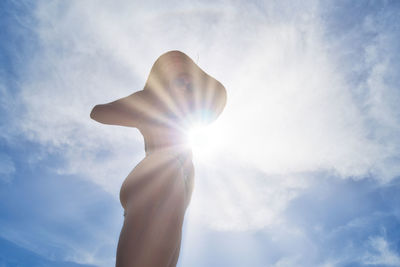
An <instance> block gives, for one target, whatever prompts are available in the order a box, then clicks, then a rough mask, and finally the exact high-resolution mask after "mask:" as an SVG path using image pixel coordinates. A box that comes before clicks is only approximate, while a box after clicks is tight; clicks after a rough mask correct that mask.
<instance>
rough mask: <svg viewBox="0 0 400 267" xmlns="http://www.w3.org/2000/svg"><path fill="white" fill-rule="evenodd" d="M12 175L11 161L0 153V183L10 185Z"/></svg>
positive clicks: (12, 166)
mask: <svg viewBox="0 0 400 267" xmlns="http://www.w3.org/2000/svg"><path fill="white" fill-rule="evenodd" d="M14 173H15V165H14V162H13V161H12V159H11V158H10V157H9V156H8V155H6V154H2V153H0V181H1V182H4V183H10V182H11V181H12V179H13V174H14Z"/></svg>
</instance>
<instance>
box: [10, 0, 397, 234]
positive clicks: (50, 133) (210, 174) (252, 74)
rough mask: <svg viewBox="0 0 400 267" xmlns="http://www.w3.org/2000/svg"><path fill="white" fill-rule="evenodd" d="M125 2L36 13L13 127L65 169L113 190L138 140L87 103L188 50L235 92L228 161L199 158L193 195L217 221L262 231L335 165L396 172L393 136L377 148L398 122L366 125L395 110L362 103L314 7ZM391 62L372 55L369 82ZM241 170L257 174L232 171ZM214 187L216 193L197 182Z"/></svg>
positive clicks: (356, 173) (134, 85) (226, 118)
mask: <svg viewBox="0 0 400 267" xmlns="http://www.w3.org/2000/svg"><path fill="white" fill-rule="evenodd" d="M120 4H121V5H122V7H123V8H121V6H120V5H114V4H112V5H110V4H107V2H106V1H102V2H98V1H97V2H94V1H85V2H82V1H69V2H66V3H63V4H60V3H57V2H47V1H42V2H39V4H38V8H37V10H36V11H35V12H36V15H37V18H38V22H39V23H38V25H37V28H35V29H34V30H35V31H36V32H37V33H38V36H39V40H40V48H41V49H40V50H39V51H38V53H37V54H36V55H34V57H33V59H32V62H30V63H29V66H28V70H29V72H28V73H30V74H29V76H27V77H26V79H25V80H24V81H23V84H22V92H21V95H20V96H21V99H20V100H21V104H22V105H23V106H24V107H25V109H26V113H24V114H23V118H22V119H21V120H18V121H17V124H18V126H19V129H21V130H22V131H23V133H24V134H25V135H26V136H27V137H29V138H30V139H31V140H34V141H36V142H39V143H41V144H43V145H44V146H46V147H47V148H48V149H49V150H51V151H58V152H59V153H62V154H63V156H64V157H65V159H66V163H65V166H64V167H63V168H61V169H58V170H56V171H58V172H59V173H75V174H80V175H82V176H83V177H86V178H87V179H89V180H91V181H93V182H95V183H97V184H100V185H101V186H102V187H103V188H104V189H105V190H107V191H109V192H111V193H112V194H114V195H115V196H117V192H118V189H119V186H120V184H121V181H122V179H123V178H124V177H125V176H126V175H127V174H128V172H129V171H130V170H131V169H132V168H133V167H134V165H135V164H136V163H137V162H138V161H139V160H140V158H141V157H143V155H144V153H143V145H142V139H141V137H140V135H139V133H138V132H137V131H136V130H132V129H124V128H120V127H111V126H106V125H99V124H96V123H95V122H93V121H90V119H89V112H90V109H91V107H93V106H94V105H95V104H98V103H104V102H109V101H111V100H114V99H117V98H119V97H121V96H125V95H128V94H130V93H132V92H133V91H136V90H140V89H141V88H142V86H143V84H144V82H145V79H146V77H147V75H148V72H149V70H150V67H151V64H152V63H153V62H154V60H155V59H156V58H157V57H158V56H159V55H160V54H161V53H163V52H165V51H167V50H170V49H180V50H182V51H184V52H186V53H187V54H189V56H191V57H192V58H193V59H194V60H195V61H197V62H198V63H199V65H200V66H201V67H202V68H204V69H205V70H206V71H207V72H209V73H210V74H211V75H213V76H215V77H216V78H217V79H219V80H220V81H221V82H222V83H223V84H224V85H225V86H226V88H227V90H228V97H229V99H228V105H227V107H226V110H225V112H224V113H223V115H222V116H221V118H220V120H219V123H220V125H221V126H223V127H225V128H226V129H227V130H229V131H226V139H225V140H226V143H225V145H226V146H225V147H224V150H223V151H224V152H225V155H221V154H218V153H216V154H215V155H216V157H215V158H214V159H213V162H212V163H214V164H215V165H214V166H210V165H208V164H200V163H199V164H198V165H199V166H198V168H197V169H198V176H197V179H198V180H199V181H201V182H198V188H196V190H197V192H196V193H195V194H198V196H199V202H196V200H194V203H193V205H194V206H195V205H198V206H197V207H198V209H197V211H199V212H200V210H203V211H204V213H201V212H200V213H199V214H205V212H208V214H209V220H207V221H208V223H209V224H210V225H212V226H213V227H216V228H218V229H254V228H261V227H264V226H266V225H269V224H270V223H271V222H272V221H276V220H277V218H278V217H279V212H280V211H281V210H283V209H284V208H285V206H286V204H287V203H288V201H290V200H291V199H292V198H293V197H294V196H296V194H298V192H299V191H300V190H302V188H304V187H305V186H307V183H308V182H309V181H308V180H307V179H306V178H304V175H300V174H304V173H310V172H313V171H320V170H328V171H332V172H333V173H336V174H337V175H338V176H340V177H356V178H363V177H366V176H370V175H371V174H372V175H375V176H376V177H377V178H378V179H383V180H390V179H391V178H393V177H394V176H396V175H398V174H399V173H400V170H399V169H398V167H396V166H398V164H396V163H395V162H392V161H391V160H392V158H393V157H395V156H396V155H397V154H398V152H397V151H398V149H397V147H398V142H397V141H393V140H395V139H393V138H391V139H390V140H391V141H388V142H386V143H382V137H386V136H389V135H390V134H391V133H394V132H393V131H395V130H396V129H395V128H394V127H395V126H394V125H396V122H397V121H398V120H397V117H394V118H392V119H389V121H390V123H388V124H379V125H378V128H379V129H380V132H382V133H384V135H382V134H380V133H379V131H378V134H377V135H374V136H371V135H370V132H371V127H375V126H371V125H370V124H369V123H368V122H369V121H370V120H371V116H372V115H371V114H379V116H378V115H376V116H378V117H379V118H386V116H387V115H388V114H391V112H392V110H393V108H392V106H388V107H387V106H386V103H387V101H390V99H387V98H383V99H381V101H380V102H379V107H382V108H379V109H378V111H379V112H378V111H377V112H373V113H364V110H363V109H362V108H360V106H362V103H361V104H360V103H359V102H358V100H355V99H354V98H353V95H352V90H353V88H352V87H351V86H350V85H349V84H348V83H347V81H346V79H345V77H344V75H343V74H342V73H341V68H340V66H339V65H338V64H337V62H336V61H335V55H332V54H331V53H330V52H331V50H329V49H328V48H329V44H327V43H326V42H325V40H324V32H323V30H324V29H323V21H321V18H320V16H319V11H320V10H319V5H318V3H316V2H313V1H310V2H307V5H304V6H300V5H293V6H289V5H286V4H283V3H279V1H276V2H268V4H265V5H262V4H260V5H259V6H257V5H255V4H250V3H247V2H246V3H245V2H243V3H240V2H238V3H236V4H232V3H229V4H228V3H227V2H217V3H215V4H210V3H208V4H207V5H206V4H203V3H200V2H194V3H193V2H190V3H189V2H184V3H181V4H179V5H173V4H161V2H158V1H151V2H146V3H145V2H143V3H134V2H130V1H126V2H121V3H120ZM374 45H376V46H377V47H379V46H380V43H379V42H378V43H376V44H374ZM370 50H371V49H370ZM372 50H373V49H372ZM372 50H371V51H372ZM374 51H375V50H374ZM368 53H372V52H368ZM370 57H372V56H370ZM371 62H372V61H371ZM385 62H386V61H383V63H382V61H381V60H379V59H378V60H375V61H373V63H371V64H372V65H371V66H373V68H374V71H373V72H372V74H371V77H370V78H369V79H367V80H366V82H367V83H368V86H369V88H371V90H372V89H374V88H378V87H379V86H378V85H379V84H382V83H384V82H383V81H382V80H380V78H379V77H382V75H383V74H382V72H385V71H387V70H388V69H389V67H388V66H386V67H380V66H381V65H382V64H386V63H385ZM387 64H389V63H387ZM374 75H375V76H374ZM385 88H386V89H385V90H389V91H390V90H391V89H392V88H389V87H385ZM377 90H378V89H377ZM370 102H371V101H370ZM371 105H372V104H371ZM372 106H377V105H375V104H373V105H372ZM383 107H385V108H383ZM374 116H375V115H374ZM389 117H390V116H389ZM389 117H388V118H389ZM374 118H375V117H374ZM139 151H140V152H139ZM240 164H242V165H241V166H246V168H251V167H254V168H256V169H258V170H260V172H258V173H257V174H255V173H251V172H249V171H247V170H246V168H239V167H238V168H233V169H231V168H230V167H231V166H233V165H235V166H240ZM299 173H300V174H299ZM200 179H202V180H200ZM201 183H204V184H203V185H202V184H201ZM206 183H208V184H209V186H210V187H211V188H213V190H214V191H208V193H207V192H206V191H205V190H202V189H201V188H202V186H205V184H206ZM264 185H265V186H264ZM226 188H230V190H227V189H226ZM217 192H219V193H217ZM207 194H208V196H209V198H207V200H205V201H203V199H201V200H200V197H202V196H203V195H207ZM233 199H239V200H240V201H237V203H236V202H235V201H233ZM200 201H202V204H201V205H200V204H199V203H200ZM195 203H197V204H195ZM215 203H217V204H215ZM202 205H204V207H211V206H214V207H218V208H215V209H214V210H212V209H208V208H201V207H200V206H202ZM219 211H221V212H219ZM198 217H199V218H202V216H198ZM227 222H228V223H227Z"/></svg>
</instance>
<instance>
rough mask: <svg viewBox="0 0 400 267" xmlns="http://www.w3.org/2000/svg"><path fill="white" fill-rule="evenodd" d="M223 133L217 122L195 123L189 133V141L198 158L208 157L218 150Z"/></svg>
mask: <svg viewBox="0 0 400 267" xmlns="http://www.w3.org/2000/svg"><path fill="white" fill-rule="evenodd" d="M220 136H221V133H220V130H218V129H217V127H216V126H215V124H214V123H213V124H210V125H208V124H207V125H206V124H195V125H193V126H192V127H190V129H189V131H188V133H187V141H188V143H189V145H190V147H191V148H192V151H193V154H194V156H195V157H196V158H206V157H207V158H208V157H210V156H212V155H213V154H215V152H217V149H218V147H219V145H220V144H221V138H220Z"/></svg>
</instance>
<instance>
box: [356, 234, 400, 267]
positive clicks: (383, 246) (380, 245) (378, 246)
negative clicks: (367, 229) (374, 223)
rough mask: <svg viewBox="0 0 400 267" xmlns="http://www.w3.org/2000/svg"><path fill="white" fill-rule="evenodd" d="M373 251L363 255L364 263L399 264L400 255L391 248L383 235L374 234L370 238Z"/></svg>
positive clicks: (378, 264) (379, 264)
mask: <svg viewBox="0 0 400 267" xmlns="http://www.w3.org/2000/svg"><path fill="white" fill-rule="evenodd" d="M368 243H369V245H370V247H371V249H372V251H369V252H366V253H365V255H364V256H363V263H364V264H366V265H377V266H382V265H384V266H399V265H400V256H399V255H398V254H397V253H396V252H395V251H393V250H392V249H390V247H389V244H388V242H387V240H386V239H385V238H384V237H382V236H374V237H371V238H370V239H369V242H368Z"/></svg>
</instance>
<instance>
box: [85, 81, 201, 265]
mask: <svg viewBox="0 0 400 267" xmlns="http://www.w3.org/2000/svg"><path fill="white" fill-rule="evenodd" d="M142 92H143V93H141V94H140V95H138V94H136V95H135V94H132V95H130V96H127V97H125V98H121V99H119V100H117V101H114V102H111V103H108V104H102V105H96V106H95V107H94V108H93V110H92V112H91V114H90V117H91V118H92V119H94V120H96V121H98V122H100V123H104V124H111V125H120V126H128V127H136V128H138V129H139V131H140V132H141V133H142V135H143V137H144V141H145V146H146V148H147V151H146V157H145V158H144V159H143V160H142V161H141V162H140V163H139V164H138V165H137V166H136V167H135V168H134V169H133V170H132V172H131V173H130V174H129V175H128V177H127V178H126V179H125V180H124V182H123V184H122V186H121V191H120V200H121V204H122V206H123V208H124V209H125V219H124V223H123V227H122V230H121V234H120V237H119V242H118V248H117V256H116V266H117V267H136V266H137V267H143V266H146V267H147V266H148V267H153V266H154V267H172V266H176V263H177V261H178V257H179V251H180V245H181V236H182V225H183V219H184V215H185V211H186V208H187V206H188V205H189V202H190V199H191V195H192V191H193V184H194V168H193V163H192V153H191V150H190V148H189V147H188V146H187V145H186V142H185V138H186V137H185V130H186V127H187V118H189V117H190V116H191V115H193V114H194V113H195V110H194V109H193V106H194V105H193V94H194V92H193V87H192V85H191V80H190V76H188V75H178V76H177V77H176V78H175V79H174V80H172V81H170V83H169V86H168V88H166V91H165V92H164V94H162V95H163V97H162V98H161V97H159V94H158V93H157V92H153V91H151V90H143V91H142ZM168 103H169V104H168ZM171 103H173V106H172V108H171Z"/></svg>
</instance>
